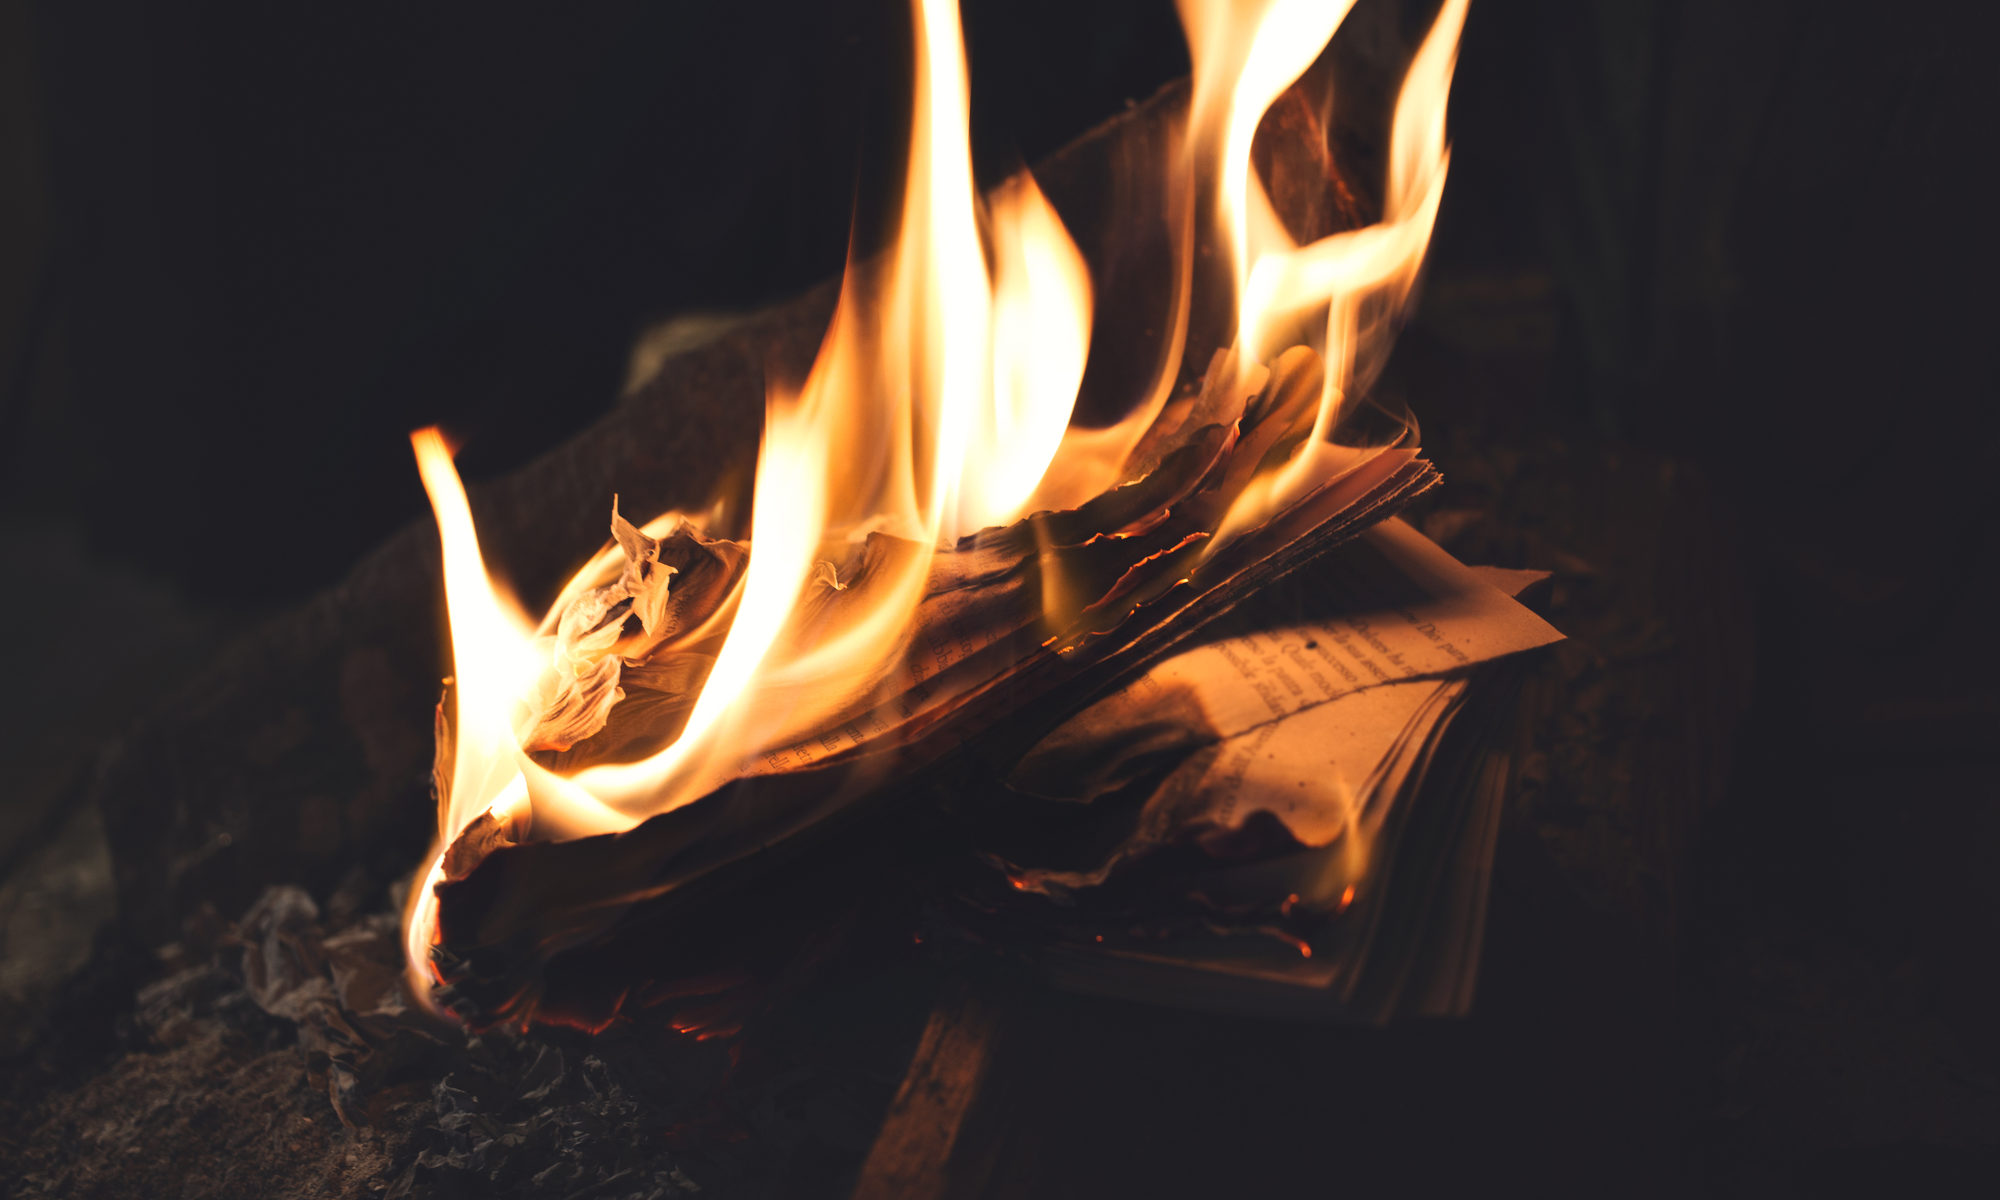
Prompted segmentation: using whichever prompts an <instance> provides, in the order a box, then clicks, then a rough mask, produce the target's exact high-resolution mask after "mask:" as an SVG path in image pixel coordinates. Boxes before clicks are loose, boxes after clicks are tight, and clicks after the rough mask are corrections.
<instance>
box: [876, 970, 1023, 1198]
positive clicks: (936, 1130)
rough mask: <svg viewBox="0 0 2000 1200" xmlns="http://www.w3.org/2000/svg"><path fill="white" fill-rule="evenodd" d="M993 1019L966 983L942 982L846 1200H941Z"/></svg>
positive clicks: (986, 1058)
mask: <svg viewBox="0 0 2000 1200" xmlns="http://www.w3.org/2000/svg"><path fill="white" fill-rule="evenodd" d="M998 1015H999V1012H998V1008H997V1006H996V1005H995V1004H994V1003H993V1001H992V999H991V998H989V997H987V996H984V995H982V994H981V993H980V992H979V991H977V990H976V989H975V988H974V987H973V986H972V985H970V984H969V983H966V982H964V981H962V980H958V981H954V982H952V983H950V984H947V985H946V987H945V989H944V991H943V992H942V994H940V995H939V997H938V1000H937V1003H936V1005H934V1006H933V1007H932V1009H931V1015H930V1019H929V1020H928V1021H927V1022H925V1024H924V1032H923V1036H922V1037H921V1038H919V1039H918V1041H917V1049H916V1052H915V1053H914V1054H912V1055H911V1056H910V1065H909V1069H908V1070H907V1071H905V1072H904V1074H903V1082H902V1084H901V1086H899V1087H898V1088H897V1089H896V1095H895V1098H894V1099H892V1100H891V1101H890V1102H889V1111H888V1114H887V1115H886V1116H885V1117H884V1118H883V1120H882V1127H881V1129H880V1130H879V1131H878V1132H877V1133H876V1135H875V1143H874V1145H873V1146H871V1147H870V1148H869V1151H868V1157H867V1159H866V1160H865V1161H864V1162H863V1163H862V1164H861V1174H860V1177H859V1178H858V1179H857V1180H856V1182H855V1185H854V1193H853V1194H854V1200H888V1198H896V1200H905V1198H907V1200H925V1198H935V1197H942V1196H943V1195H945V1190H946V1187H947V1186H948V1184H949V1183H950V1171H949V1168H950V1165H951V1156H952V1148H953V1146H955V1145H956V1144H957V1143H958V1137H959V1133H960V1131H961V1130H962V1129H963V1128H964V1127H965V1121H966V1114H967V1113H969V1112H970V1111H971V1110H972V1105H973V1101H974V1100H976V1099H977V1098H978V1096H979V1089H980V1084H981V1082H982V1081H984V1079H985V1077H986V1068H987V1064H988V1063H989V1062H991V1061H992V1058H993V1044H994V1040H995V1037H994V1035H995V1032H996V1030H997V1029H998V1025H999V1022H998Z"/></svg>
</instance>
